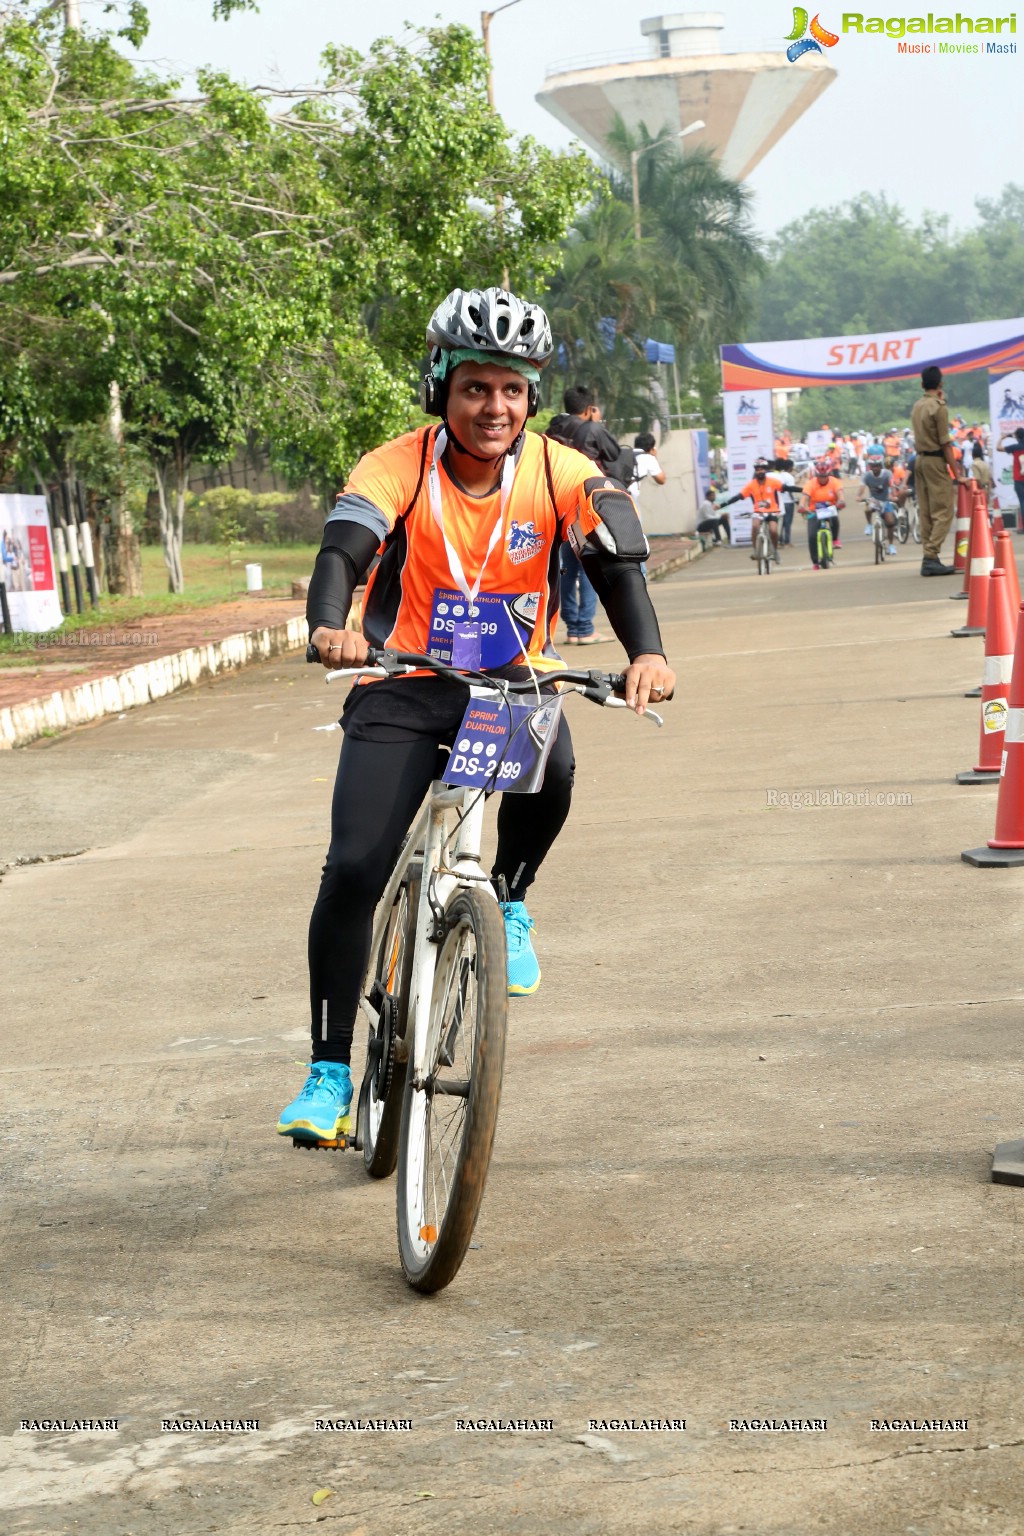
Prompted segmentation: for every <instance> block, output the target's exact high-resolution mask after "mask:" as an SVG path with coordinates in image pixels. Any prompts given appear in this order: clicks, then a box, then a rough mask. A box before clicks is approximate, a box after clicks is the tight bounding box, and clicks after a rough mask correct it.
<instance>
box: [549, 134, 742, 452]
mask: <svg viewBox="0 0 1024 1536" xmlns="http://www.w3.org/2000/svg"><path fill="white" fill-rule="evenodd" d="M612 141H613V148H614V149H615V151H616V153H617V156H618V158H619V159H620V160H621V161H623V162H626V161H628V158H629V155H630V153H631V151H633V150H637V149H639V150H641V151H642V153H641V154H640V156H639V158H638V160H637V173H638V181H639V191H640V205H641V209H642V219H643V225H642V229H643V233H642V238H641V239H640V240H639V241H638V240H637V239H636V235H635V230H634V217H633V208H632V182H631V178H630V177H624V176H620V175H617V174H614V173H613V174H612V175H611V176H610V177H608V178H607V179H606V181H605V184H604V199H603V201H599V202H597V203H596V204H594V205H592V206H591V207H590V208H589V209H588V210H587V211H586V212H585V213H584V214H583V216H582V217H581V218H579V219H577V221H576V223H575V226H574V228H573V230H572V232H571V233H570V236H569V239H568V241H567V246H566V254H565V260H564V263H563V267H562V270H561V271H560V272H559V273H558V275H557V276H556V277H555V278H554V279H553V280H552V284H551V308H552V316H553V322H552V323H553V327H554V330H555V334H556V339H557V340H558V341H559V343H560V353H559V358H560V362H559V368H560V372H561V375H562V377H564V378H565V379H566V380H569V381H571V379H573V378H577V377H579V378H583V377H584V376H585V377H586V380H587V382H588V383H590V384H592V385H593V387H595V388H596V389H597V390H598V392H599V393H600V394H601V396H602V398H603V400H604V401H605V403H606V406H607V408H608V412H609V415H610V417H612V418H613V419H614V420H616V421H618V422H620V423H621V424H623V425H624V424H626V423H627V422H630V421H639V422H640V423H641V424H642V425H644V426H646V425H647V424H648V422H649V421H651V420H652V419H654V417H655V416H658V415H665V414H666V411H665V401H664V397H663V396H659V391H658V388H657V386H655V385H654V384H653V383H652V378H651V371H650V368H649V366H648V364H647V362H646V359H645V354H644V342H645V341H646V340H647V338H651V339H653V340H655V341H661V342H671V343H672V344H673V345H674V346H675V348H676V352H677V357H678V359H679V369H680V372H681V374H682V378H683V381H684V387H685V388H686V390H687V392H690V391H693V392H695V393H697V395H698V398H699V399H701V400H704V399H705V398H706V397H707V396H708V389H707V387H706V386H707V378H708V374H709V369H710V368H711V367H712V366H713V362H714V349H715V348H716V347H717V345H718V343H719V342H720V340H721V339H722V337H723V336H727V335H730V334H732V333H733V332H734V330H735V329H737V328H739V327H740V326H741V325H742V324H743V322H744V320H745V318H746V316H747V314H748V313H749V310H750V304H751V299H750V295H751V292H752V289H753V279H754V278H755V277H756V275H757V273H758V271H759V269H760V262H761V257H760V252H759V246H758V242H757V239H756V237H755V235H754V233H753V230H752V228H751V225H750V194H749V192H748V191H747V190H746V189H745V188H744V187H741V186H740V185H739V184H738V183H736V182H734V181H732V180H731V179H730V178H729V177H727V176H725V175H724V173H723V172H722V170H721V168H720V167H719V166H718V164H717V162H716V161H715V160H714V159H713V157H712V156H711V155H710V154H709V153H708V152H707V151H706V150H697V151H694V152H692V153H690V154H687V155H685V156H680V155H679V154H678V153H676V152H675V149H674V148H673V144H672V141H671V140H670V139H669V138H668V137H667V136H666V137H665V139H664V142H662V141H661V140H659V139H658V138H655V137H652V136H651V134H650V133H649V132H648V130H647V128H646V126H645V125H644V124H641V125H640V128H639V130H638V132H637V134H636V135H630V134H629V133H628V132H627V130H626V129H625V127H624V125H623V124H622V122H621V120H620V121H619V123H618V124H617V126H616V129H615V131H614V132H613V135H612ZM709 403H710V402H709Z"/></svg>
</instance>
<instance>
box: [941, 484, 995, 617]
mask: <svg viewBox="0 0 1024 1536" xmlns="http://www.w3.org/2000/svg"><path fill="white" fill-rule="evenodd" d="M994 564H995V551H994V550H993V548H992V530H991V529H990V528H989V526H988V509H987V508H986V506H985V504H984V500H983V499H982V500H975V503H974V510H973V512H972V514H971V556H970V561H969V564H968V572H967V574H968V579H969V581H970V588H969V590H968V594H967V623H966V624H964V625H963V627H962V628H961V629H951V630H950V634H951V635H956V636H957V637H958V638H959V637H960V636H962V635H983V634H984V633H985V617H986V613H987V610H988V577H989V572H990V571H991V569H992V567H993V565H994Z"/></svg>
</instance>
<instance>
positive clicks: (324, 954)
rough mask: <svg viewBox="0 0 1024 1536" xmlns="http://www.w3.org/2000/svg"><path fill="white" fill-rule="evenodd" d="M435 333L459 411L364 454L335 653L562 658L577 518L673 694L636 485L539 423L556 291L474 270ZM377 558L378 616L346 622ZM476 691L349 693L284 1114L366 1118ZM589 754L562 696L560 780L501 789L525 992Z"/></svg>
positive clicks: (336, 658) (372, 685)
mask: <svg viewBox="0 0 1024 1536" xmlns="http://www.w3.org/2000/svg"><path fill="white" fill-rule="evenodd" d="M427 343H428V346H430V347H431V349H432V351H431V362H430V370H429V372H428V374H427V376H426V377H425V379H424V380H423V393H422V404H423V407H424V410H425V411H426V412H427V413H428V414H429V415H433V416H438V417H440V422H439V423H438V424H437V425H433V426H427V427H420V428H419V429H418V430H416V431H413V432H409V433H406V434H405V435H404V436H402V437H399V438H396V439H395V440H394V441H393V442H390V443H385V444H384V445H383V446H382V447H380V448H377V449H375V450H374V451H373V452H372V453H368V454H367V455H366V456H365V457H364V458H363V459H361V460H360V462H359V463H358V465H357V466H356V468H355V469H354V470H353V472H352V475H351V477H350V478H349V481H348V484H347V485H346V487H345V490H344V492H343V494H342V495H341V497H340V498H339V500H338V503H337V505H336V506H335V508H334V511H333V512H332V513H331V515H330V517H329V518H328V520H327V523H326V525H325V528H324V535H323V543H322V545H321V548H320V552H319V554H318V555H317V559H316V565H315V568H314V571H313V576H312V578H311V580H310V585H309V597H308V601H307V607H306V617H307V620H308V623H309V630H310V638H311V643H312V645H313V647H314V648H315V649H316V651H317V652H318V653H319V656H320V659H321V661H322V662H323V664H324V666H325V667H328V668H333V669H337V668H344V667H353V666H359V665H361V664H362V663H363V662H365V660H366V656H367V651H368V649H369V647H370V646H373V647H375V648H384V647H387V648H390V649H394V650H396V651H417V652H420V653H429V654H431V655H433V656H436V657H439V658H440V659H442V660H444V661H448V662H450V663H451V665H452V666H454V667H456V668H463V669H469V670H477V671H482V672H486V673H491V674H494V675H497V676H501V677H512V678H524V677H528V676H529V671H528V668H527V665H526V664H527V662H528V663H529V665H530V667H532V668H533V670H534V671H535V672H537V673H539V674H543V671H544V669H545V668H548V669H549V670H550V669H558V668H559V667H560V665H561V662H560V658H559V657H558V656H557V654H556V652H555V649H554V645H553V643H552V637H553V634H554V629H555V622H556V619H557V616H558V601H559V581H558V569H559V567H558V554H559V547H560V545H561V544H562V542H563V541H564V540H568V541H569V543H570V544H571V545H572V547H573V548H574V549H575V550H576V552H577V554H578V555H579V557H580V559H581V562H582V563H583V565H584V567H585V568H586V571H587V575H588V577H589V578H590V580H591V581H592V583H593V585H594V587H595V588H596V590H597V593H598V596H599V598H600V600H601V602H602V604H603V606H604V608H605V611H606V613H607V615H608V619H609V621H610V623H611V626H612V629H613V630H614V631H615V634H616V636H617V637H618V639H619V641H620V643H621V644H622V646H623V649H624V650H625V651H626V653H627V655H628V657H629V663H628V666H627V667H626V683H625V694H626V702H627V703H628V704H629V705H630V706H631V707H632V708H634V709H635V710H637V712H638V713H640V712H643V710H644V709H645V708H646V706H647V704H648V701H652V702H657V701H659V700H662V699H664V698H666V697H667V696H668V695H670V694H671V692H672V689H673V687H674V683H675V674H674V673H673V671H672V669H671V668H670V667H669V665H668V662H667V661H666V659H665V652H664V646H663V644H662V640H661V635H660V631H659V628H658V620H657V616H656V614H655V612H654V608H653V606H652V603H651V599H650V596H649V594H648V590H647V584H646V582H645V581H644V578H643V575H642V574H641V571H640V564H641V561H643V560H644V559H646V556H647V553H648V546H647V542H646V540H645V538H644V535H643V530H642V528H641V526H640V520H639V517H638V516H637V511H636V507H635V505H634V503H633V500H632V498H631V497H630V496H629V494H628V493H627V492H626V491H625V490H622V489H621V488H618V487H616V486H614V485H612V483H611V482H610V481H609V480H608V479H607V478H606V476H605V475H604V474H602V473H601V472H600V471H599V470H598V468H597V466H596V465H595V464H594V461H593V460H592V459H589V458H587V457H586V456H585V455H584V454H582V453H579V452H577V451H576V449H574V448H569V447H566V446H563V445H562V444H559V443H555V442H548V441H547V440H546V439H544V438H543V437H541V436H540V435H539V434H537V433H532V432H527V431H526V430H525V428H526V420H527V417H528V416H529V415H532V414H533V413H535V411H536V409H537V403H538V383H539V378H540V374H539V369H540V367H541V366H543V364H544V363H546V362H547V360H548V359H549V357H550V356H551V353H552V350H553V346H552V339H551V329H550V326H549V324H548V319H547V316H546V315H545V313H544V311H543V310H542V309H541V308H540V307H539V306H538V305H536V304H530V303H526V302H524V301H523V300H521V299H519V298H518V297H517V296H516V295H515V294H511V293H507V292H505V291H504V290H503V289H500V288H488V289H486V290H483V291H480V290H475V289H474V290H470V291H463V290H462V289H455V290H454V292H453V293H451V294H449V295H448V298H447V299H445V301H444V302H443V303H442V304H441V305H440V306H439V307H438V308H437V309H436V310H435V312H434V314H433V316H432V318H431V321H430V325H429V327H428V330H427ZM375 556H379V559H378V561H377V564H376V566H375V567H374V569H373V570H372V572H370V574H369V576H367V572H368V571H369V569H370V566H371V563H372V562H373V559H374V557H375ZM364 577H366V590H365V595H364V598H363V632H362V634H358V633H355V632H354V631H352V630H349V629H347V628H346V627H345V626H346V621H347V618H348V614H349V609H350V606H351V601H352V593H353V591H354V589H355V587H356V585H357V584H358V583H359V582H361V581H362V580H363V579H364ZM540 687H541V690H542V691H544V683H543V676H542V675H541V677H540ZM468 702H469V695H468V689H467V688H465V687H463V686H462V685H461V684H460V683H458V682H456V681H454V680H451V679H447V678H442V677H437V676H433V675H426V676H424V675H423V674H419V675H414V676H408V677H387V678H381V679H379V680H376V679H367V680H364V681H362V682H361V683H360V685H358V686H356V687H353V688H352V689H351V690H350V692H349V695H348V697H347V699H346V701H345V706H344V709H343V712H342V721H341V723H342V727H343V729H344V732H345V738H344V742H343V744H342V749H341V757H340V760H339V763H338V775H337V780H336V783H335V791H334V800H333V804H332V809H331V842H330V847H329V849H328V853H327V859H326V862H325V864H324V868H323V874H322V878H321V881H320V889H319V892H318V895H317V899H316V903H315V905H314V908H313V913H312V917H311V919H310V926H309V973H310V1008H311V1028H312V1061H311V1065H310V1071H309V1075H308V1077H307V1080H306V1083H305V1085H304V1086H303V1088H302V1090H301V1092H300V1093H299V1095H298V1097H297V1098H296V1099H295V1100H294V1101H293V1102H292V1103H291V1104H289V1105H288V1106H287V1108H286V1109H285V1110H284V1111H283V1112H282V1115H281V1118H280V1120H279V1121H278V1126H277V1129H278V1132H279V1134H281V1135H285V1136H292V1137H295V1136H298V1137H299V1138H300V1139H307V1140H311V1141H318V1140H330V1139H331V1138H332V1137H333V1136H334V1135H335V1134H337V1133H338V1131H339V1129H344V1128H345V1126H346V1124H347V1118H348V1114H349V1108H350V1105H351V1100H352V1080H351V1072H350V1056H351V1050H352V1037H353V1031H354V1026H355V1020H356V1013H357V1009H358V1005H359V998H360V992H361V987H362V982H363V978H364V976H365V973H366V967H367V963H368V959H369V948H370V941H371V935H372V924H373V914H374V909H375V907H376V905H377V903H378V901H379V899H380V897H381V894H382V892H383V891H384V888H385V886H386V884H387V880H388V877H389V875H390V872H391V870H392V868H393V866H394V861H395V858H396V856H397V854H398V851H399V849H400V847H401V844H402V839H403V838H404V836H405V834H406V832H407V831H408V828H409V826H410V825H411V823H412V820H413V818H414V816H415V814H416V811H417V809H418V807H419V805H420V803H421V801H422V799H423V797H424V795H425V793H426V791H427V789H428V788H429V786H430V783H431V781H432V780H433V779H434V778H436V777H437V776H438V773H439V772H440V771H441V769H442V767H443V763H444V756H443V755H442V747H443V745H444V744H445V743H448V744H449V745H450V744H451V743H452V741H453V740H454V739H455V734H454V733H456V732H458V730H459V727H460V724H461V722H462V720H463V717H464V714H465V710H466V707H467V704H468ZM574 768H575V763H574V758H573V749H572V739H571V737H570V735H569V729H568V724H567V722H566V720H565V719H564V718H563V719H562V720H561V721H560V723H559V725H558V728H557V733H556V735H555V737H554V742H553V745H552V748H551V755H550V757H549V758H548V762H547V766H546V770H545V774H544V779H543V783H542V786H541V789H540V791H539V792H538V793H536V794H530V795H514V794H508V795H504V796H502V801H501V806H500V808H499V810H498V818H497V832H498V836H497V852H496V854H495V859H494V863H493V866H492V869H491V878H492V881H493V882H494V885H495V887H496V891H497V894H498V895H499V898H500V900H501V906H502V915H503V917H504V923H505V936H506V955H505V957H503V958H504V962H505V965H506V968H507V980H508V989H509V992H510V994H512V995H517V996H522V995H526V994H528V993H531V992H534V991H536V989H537V986H538V985H539V982H540V967H539V965H538V963H537V957H536V955H535V953H534V950H533V944H532V940H531V937H530V934H531V930H532V928H533V921H532V919H531V918H530V916H529V913H528V912H527V910H526V905H525V899H524V898H525V896H526V892H527V890H528V888H529V887H530V886H531V885H532V883H533V880H534V878H535V876H536V874H537V870H538V869H539V867H540V865H541V863H542V862H543V860H544V858H545V856H546V855H547V853H548V851H549V849H550V848H551V846H552V844H553V843H554V841H555V838H556V837H557V836H558V833H559V832H560V830H561V828H562V826H563V824H564V822H565V819H566V817H567V815H568V813H569V803H570V799H571V795H572V786H573V774H574Z"/></svg>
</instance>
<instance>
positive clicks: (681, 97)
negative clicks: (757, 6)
mask: <svg viewBox="0 0 1024 1536" xmlns="http://www.w3.org/2000/svg"><path fill="white" fill-rule="evenodd" d="M781 14H782V13H781V12H780V15H781ZM724 25H725V17H724V16H722V15H721V14H720V13H719V12H717V11H698V12H687V13H685V14H680V15H674V16H652V17H650V18H649V19H648V20H647V21H645V22H643V23H641V27H640V30H641V32H642V33H643V34H644V36H645V37H646V38H647V39H648V46H647V48H646V49H644V51H643V54H642V56H634V57H633V58H631V59H627V60H626V61H623V59H622V55H621V53H620V54H619V55H617V57H616V59H615V60H614V61H613V60H610V59H608V58H607V57H602V58H597V57H594V56H591V57H589V58H582V59H576V60H570V61H567V62H565V63H560V64H555V65H552V66H550V67H549V69H548V70H547V72H546V79H545V84H544V89H543V90H542V91H539V92H538V94H537V100H538V101H539V102H540V104H541V106H542V107H546V108H547V110H548V111H549V112H550V113H551V114H552V115H553V116H554V117H557V118H558V120H559V122H560V123H564V124H565V126H566V127H567V128H569V129H570V130H571V131H572V132H573V133H574V134H575V135H576V137H577V138H579V139H582V141H583V143H584V144H587V145H589V146H590V148H591V149H592V150H594V151H595V152H596V153H597V154H598V155H600V156H601V158H602V159H603V160H610V161H613V162H614V161H616V160H618V159H621V157H620V156H619V155H618V153H617V152H616V151H614V150H613V149H612V148H611V147H610V146H609V144H608V134H609V132H610V131H611V129H612V126H613V124H614V121H615V117H616V115H618V116H620V117H621V118H622V120H623V122H624V123H625V125H626V127H627V129H628V130H629V131H630V133H632V134H636V133H637V131H638V129H639V126H640V124H641V123H644V124H646V126H647V130H648V132H649V133H651V134H652V135H654V136H655V137H657V136H658V135H659V134H660V133H663V132H665V130H667V129H678V128H685V127H686V125H687V124H688V123H692V122H695V121H698V120H703V122H704V124H705V127H704V128H703V129H700V130H699V131H698V132H697V133H695V134H693V135H692V137H689V138H687V139H686V140H685V141H684V143H681V144H680V145H679V149H680V152H682V150H683V149H684V148H688V147H689V146H691V145H693V144H706V145H708V146H710V147H711V148H712V149H713V150H714V152H715V155H716V156H717V158H718V160H719V162H720V164H721V166H722V169H723V171H725V173H726V175H728V176H731V177H732V178H733V179H734V180H735V181H742V180H743V179H744V177H746V176H749V175H750V173H751V171H752V170H753V169H754V167H755V166H756V165H757V164H759V162H760V161H761V160H763V159H764V157H765V155H766V154H767V153H768V151H769V150H770V149H771V147H772V145H773V144H777V143H778V141H779V139H781V138H782V135H783V134H784V133H785V132H786V130H787V129H788V128H791V127H792V126H793V124H794V123H795V122H796V120H797V118H798V117H801V116H802V115H803V113H804V112H806V111H807V108H808V107H809V106H810V105H811V103H812V101H815V100H816V99H817V97H819V96H820V95H821V93H822V91H823V90H824V89H825V87H826V86H828V85H830V84H831V83H832V81H833V80H834V79H835V77H836V71H835V70H834V69H833V68H832V67H831V66H830V65H829V64H827V63H826V62H825V58H824V56H823V55H822V54H821V53H813V52H812V53H806V54H804V55H803V57H802V58H800V59H798V60H797V62H796V63H795V64H791V63H790V62H789V60H788V59H787V58H786V54H785V52H784V51H783V50H782V49H781V48H780V50H779V52H777V53H775V52H763V53H723V52H722V51H721V39H720V36H719V34H720V32H721V30H722V27H723V26H724Z"/></svg>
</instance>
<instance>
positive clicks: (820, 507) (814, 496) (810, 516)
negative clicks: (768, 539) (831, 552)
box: [800, 450, 870, 570]
mask: <svg viewBox="0 0 1024 1536" xmlns="http://www.w3.org/2000/svg"><path fill="white" fill-rule="evenodd" d="M869 452H870V450H869ZM845 505H846V502H845V501H844V500H843V487H842V484H841V482H840V481H839V480H837V479H836V477H835V476H834V475H833V474H832V461H831V459H819V460H818V461H817V463H816V464H815V466H814V474H813V476H810V477H809V478H808V479H806V480H805V481H804V485H803V495H802V496H801V498H800V511H801V512H803V513H804V515H805V516H806V518H807V543H808V545H809V547H810V551H811V561H812V564H813V565H814V569H815V570H818V569H819V561H818V533H819V530H820V529H821V528H822V527H823V526H825V525H827V526H828V527H829V531H830V532H831V535H832V540H833V543H835V544H838V542H839V541H838V538H837V535H838V533H839V513H840V512H841V511H842V510H843V508H844V507H845Z"/></svg>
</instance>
